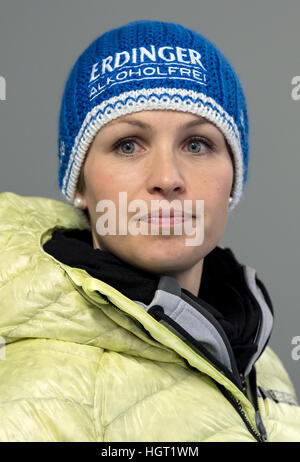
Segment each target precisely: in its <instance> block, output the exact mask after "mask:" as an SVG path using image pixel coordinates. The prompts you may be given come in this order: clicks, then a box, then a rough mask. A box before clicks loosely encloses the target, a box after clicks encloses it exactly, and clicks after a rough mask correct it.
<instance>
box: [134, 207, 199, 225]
mask: <svg viewBox="0 0 300 462" xmlns="http://www.w3.org/2000/svg"><path fill="white" fill-rule="evenodd" d="M191 218H194V215H191V214H190V213H187V212H183V211H182V210H180V211H179V210H173V209H171V210H169V209H168V210H161V209H160V210H155V211H153V212H151V213H147V214H146V215H142V216H140V217H138V218H137V219H138V220H141V221H146V222H148V223H152V222H153V223H160V222H165V223H167V222H168V223H172V222H176V223H181V222H182V221H186V220H190V219H191Z"/></svg>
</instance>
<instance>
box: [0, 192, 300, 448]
mask: <svg viewBox="0 0 300 462" xmlns="http://www.w3.org/2000/svg"><path fill="white" fill-rule="evenodd" d="M86 227H87V225H86V223H85V222H84V220H83V218H82V217H80V215H79V214H77V212H75V210H74V209H73V208H72V207H71V206H70V205H67V204H64V203H62V202H59V201H55V200H53V199H46V198H37V197H21V196H19V195H16V194H13V193H2V194H0V249H1V259H0V336H1V337H0V340H1V341H2V345H3V346H2V348H1V349H0V355H1V356H0V441H101V442H102V441H108V442H113V441H122V442H125V441H187V442H192V441H194V442H202V441H258V440H260V439H261V438H260V435H261V433H260V431H259V428H258V427H257V421H256V419H255V408H254V405H253V402H252V399H251V396H250V394H249V391H248V393H247V394H244V393H243V391H242V390H241V389H240V388H239V387H238V386H237V385H236V384H234V383H233V382H232V381H231V380H229V379H228V377H226V376H225V375H224V374H222V373H221V371H220V370H218V368H216V367H215V366H214V365H213V364H212V363H211V362H210V361H208V360H207V359H205V358H204V357H203V355H201V354H199V352H197V351H195V349H193V348H191V346H190V345H189V344H188V343H186V342H185V341H184V339H182V338H180V336H178V335H176V334H175V333H174V332H172V331H171V330H170V329H168V328H167V327H166V326H165V325H163V324H162V323H160V322H158V321H157V320H156V319H154V318H153V317H152V316H151V315H150V314H149V313H147V312H146V311H145V310H144V309H143V308H142V307H141V306H139V305H138V304H137V303H136V302H134V301H132V300H130V299H129V298H127V297H125V296H124V295H123V294H122V293H120V292H118V291H117V290H116V289H114V288H113V287H111V286H110V285H108V284H106V283H104V282H102V281H100V280H98V279H96V278H93V277H92V276H90V275H89V274H88V273H87V272H86V271H84V270H82V269H78V268H71V267H69V266H67V265H65V264H63V263H61V262H59V261H57V260H56V259H55V258H53V257H52V256H51V255H49V254H48V253H47V252H45V251H44V249H43V244H44V243H45V242H47V241H48V240H49V239H50V238H51V236H52V233H53V231H54V230H55V229H69V228H78V229H84V228H86ZM0 343H1V342H0ZM255 369H256V374H257V384H258V387H259V390H260V394H259V397H258V406H259V413H260V416H261V419H262V422H263V425H264V427H265V430H266V434H267V439H268V441H300V407H299V406H298V405H297V401H296V395H295V390H294V388H293V385H292V383H291V381H290V379H289V377H288V374H287V372H286V371H285V369H284V367H283V365H282V363H281V361H280V360H279V358H278V357H277V356H276V355H275V353H274V352H273V351H272V350H271V349H270V348H269V347H268V346H267V347H266V348H265V349H264V351H263V353H262V354H261V356H260V357H259V359H258V360H257V361H256V364H255ZM222 391H223V392H222Z"/></svg>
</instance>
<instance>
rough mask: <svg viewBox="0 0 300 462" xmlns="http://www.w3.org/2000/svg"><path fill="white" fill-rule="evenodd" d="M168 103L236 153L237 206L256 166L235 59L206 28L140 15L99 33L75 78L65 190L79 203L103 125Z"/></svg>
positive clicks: (66, 120) (63, 126) (68, 91)
mask: <svg viewBox="0 0 300 462" xmlns="http://www.w3.org/2000/svg"><path fill="white" fill-rule="evenodd" d="M154 109H168V110H177V111H184V112H190V113H193V114H195V115H199V116H202V117H205V118H206V119H207V120H209V121H210V122H212V123H214V124H215V125H216V126H217V127H218V128H219V129H220V130H221V132H222V133H223V135H224V137H225V139H226V140H227V142H228V144H229V146H230V147H231V150H232V153H233V161H234V185H233V192H232V202H231V204H230V206H229V210H232V209H233V208H234V207H235V205H236V204H237V203H238V202H239V200H240V197H241V195H242V192H243V189H244V186H245V183H246V181H247V170H248V117H247V107H246V101H245V96H244V93H243V90H242V88H241V85H240V83H239V80H238V77H237V75H236V73H235V71H234V70H233V69H232V67H231V65H230V64H229V62H228V61H227V59H226V58H225V57H224V56H223V55H222V54H221V52H220V51H219V50H218V49H217V48H216V47H215V45H213V44H212V43H211V42H210V41H208V40H207V39H206V38H204V37H203V36H202V35H200V34H199V33H198V32H195V31H193V30H190V29H187V28H185V27H183V26H182V25H179V24H173V23H169V22H161V21H150V20H149V21H148V20H139V21H134V22H130V23H129V24H127V25H125V26H122V27H119V28H116V29H112V30H110V31H108V32H105V33H104V34H103V35H101V36H100V37H98V38H97V39H96V40H95V41H94V42H93V43H92V44H91V45H90V46H89V47H88V48H87V49H86V50H85V51H84V52H83V53H82V54H81V55H80V57H79V58H78V60H77V61H76V63H75V65H74V67H73V69H72V71H71V73H70V76H69V78H68V80H67V83H66V86H65V90H64V94H63V100H62V106H61V111H60V119H59V139H58V150H59V152H58V156H59V174H58V183H59V188H60V189H61V191H62V193H63V194H64V196H65V197H66V199H67V200H68V201H71V202H72V201H73V200H74V196H75V192H76V188H77V182H78V179H79V174H80V170H81V167H82V165H83V161H84V159H85V156H86V153H87V151H88V148H89V146H90V144H91V143H92V141H93V139H94V137H95V136H96V134H97V133H98V131H99V130H100V128H101V127H102V126H103V125H104V124H107V123H108V122H110V121H111V120H113V119H116V118H117V117H120V116H122V115H125V114H129V113H132V112H138V111H144V110H154Z"/></svg>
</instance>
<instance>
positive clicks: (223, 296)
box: [44, 229, 273, 382]
mask: <svg viewBox="0 0 300 462" xmlns="http://www.w3.org/2000/svg"><path fill="white" fill-rule="evenodd" d="M44 250H46V252H48V253H50V254H51V255H52V256H54V257H55V258H56V259H57V260H59V261H61V262H63V263H65V264H67V265H69V266H71V267H77V268H81V269H84V270H86V271H87V272H88V273H89V274H90V275H91V276H93V277H95V278H97V279H100V280H102V281H104V282H106V283H108V284H110V285H111V286H113V287H114V288H115V289H117V290H118V291H120V292H121V293H123V294H124V295H126V296H127V297H128V298H130V299H131V300H134V301H135V302H136V303H137V304H139V305H140V306H141V307H142V308H144V309H145V310H146V311H147V312H148V313H149V314H151V315H152V316H153V317H156V319H157V320H158V321H159V322H161V323H164V324H165V325H168V328H169V329H170V330H173V331H174V330H175V331H176V335H178V336H180V337H181V338H184V339H185V342H187V343H189V344H190V345H191V346H193V348H196V349H197V350H198V352H200V353H201V354H202V355H204V356H205V357H206V358H207V359H208V360H209V361H210V362H212V363H213V364H214V365H215V366H216V367H218V368H219V370H221V371H222V373H225V374H226V375H227V376H228V377H230V378H231V380H233V381H235V382H237V381H238V380H239V373H241V372H242V373H243V374H244V375H247V374H248V373H249V372H250V370H251V368H252V366H253V364H254V363H255V361H256V360H257V359H258V357H259V356H260V355H261V353H262V351H263V350H264V348H265V346H266V344H267V341H268V339H269V337H270V334H271V330H272V325H273V316H272V311H273V310H272V304H271V301H270V299H269V297H268V294H267V293H266V290H265V288H264V287H263V284H262V283H261V281H259V280H258V278H257V277H256V272H255V270H254V269H252V268H250V267H249V266H247V265H241V264H240V263H239V262H238V261H237V260H236V258H235V256H234V254H233V253H232V251H231V250H230V249H223V248H221V247H216V248H215V249H214V250H213V251H212V252H210V254H208V255H207V256H206V257H205V259H204V265H203V274H202V280H201V286H200V291H199V294H198V297H195V296H194V295H193V294H191V293H190V292H188V291H187V290H185V289H181V287H180V285H179V284H178V283H177V281H176V280H175V279H174V278H170V277H167V276H161V277H158V276H156V275H153V274H151V273H147V272H144V271H140V270H139V269H137V268H135V267H133V266H131V265H129V264H127V263H125V262H124V261H122V260H120V259H118V258H117V257H116V256H115V255H113V254H111V253H110V252H106V251H101V250H99V249H93V246H92V238H91V233H90V231H89V230H79V229H74V230H68V231H65V232H63V233H62V232H58V231H55V232H54V233H53V235H52V238H51V239H50V240H49V241H48V242H47V243H46V244H45V245H44ZM263 291H264V293H263ZM158 307H160V308H158Z"/></svg>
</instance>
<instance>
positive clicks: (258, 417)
mask: <svg viewBox="0 0 300 462" xmlns="http://www.w3.org/2000/svg"><path fill="white" fill-rule="evenodd" d="M249 388H250V393H251V398H252V403H253V406H254V409H255V423H256V426H257V428H258V430H259V432H260V435H261V437H262V438H263V441H268V436H267V432H266V428H265V426H264V423H263V420H262V417H261V414H260V411H259V406H258V397H257V383H256V369H255V367H254V366H253V367H252V369H251V372H250V374H249Z"/></svg>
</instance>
